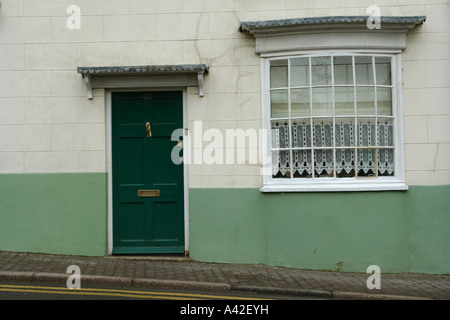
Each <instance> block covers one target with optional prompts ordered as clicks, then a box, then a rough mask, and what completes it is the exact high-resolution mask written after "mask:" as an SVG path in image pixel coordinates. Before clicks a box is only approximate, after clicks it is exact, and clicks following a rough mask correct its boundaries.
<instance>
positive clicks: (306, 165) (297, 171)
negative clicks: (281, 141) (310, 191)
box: [292, 150, 312, 178]
mask: <svg viewBox="0 0 450 320" xmlns="http://www.w3.org/2000/svg"><path fill="white" fill-rule="evenodd" d="M292 170H293V172H294V178H312V161H311V150H292Z"/></svg>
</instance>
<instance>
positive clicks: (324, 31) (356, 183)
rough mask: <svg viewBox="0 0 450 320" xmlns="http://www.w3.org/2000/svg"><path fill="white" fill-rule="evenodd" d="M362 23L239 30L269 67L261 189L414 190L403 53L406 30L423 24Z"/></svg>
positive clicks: (417, 20) (335, 20)
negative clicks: (374, 26) (406, 149)
mask: <svg viewBox="0 0 450 320" xmlns="http://www.w3.org/2000/svg"><path fill="white" fill-rule="evenodd" d="M365 21H366V20H365V17H347V18H343V17H325V18H300V19H287V20H273V21H266V22H243V23H242V24H241V29H240V30H241V31H248V32H250V33H251V34H253V35H254V36H255V38H256V51H257V53H259V54H260V55H261V61H262V63H261V65H262V91H263V92H262V101H263V102H262V104H263V106H262V108H263V128H264V129H266V130H267V131H268V132H269V135H268V139H267V141H268V142H267V145H265V146H263V148H265V154H266V156H267V158H268V159H269V161H268V162H267V163H265V167H264V171H263V172H264V177H263V180H264V185H263V187H262V188H261V190H262V191H264V192H277V191H280V192H288V191H364V190H406V189H407V186H406V184H405V179H404V167H403V162H404V161H403V136H402V133H403V128H402V117H403V115H402V103H401V101H402V100H401V50H403V49H404V48H405V47H406V39H405V38H406V37H405V34H406V31H407V30H409V29H411V28H413V27H414V26H416V25H419V24H421V23H423V21H425V17H382V18H381V28H382V29H383V28H384V30H383V31H382V32H377V31H375V32H374V31H372V30H369V29H367V27H366V25H365V24H364V23H365ZM330 30H333V32H330ZM386 31H390V32H386ZM275 35H276V36H275Z"/></svg>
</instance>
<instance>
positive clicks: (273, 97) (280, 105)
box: [270, 90, 289, 118]
mask: <svg viewBox="0 0 450 320" xmlns="http://www.w3.org/2000/svg"><path fill="white" fill-rule="evenodd" d="M270 110H271V117H272V118H285V117H289V101H288V91H287V90H276V91H271V92H270Z"/></svg>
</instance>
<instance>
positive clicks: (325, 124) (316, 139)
mask: <svg viewBox="0 0 450 320" xmlns="http://www.w3.org/2000/svg"><path fill="white" fill-rule="evenodd" d="M313 146H314V147H332V146H333V119H328V118H327V119H315V120H314V121H313Z"/></svg>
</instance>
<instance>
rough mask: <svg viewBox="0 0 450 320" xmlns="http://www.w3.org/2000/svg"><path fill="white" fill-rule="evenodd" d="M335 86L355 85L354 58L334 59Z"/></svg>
mask: <svg viewBox="0 0 450 320" xmlns="http://www.w3.org/2000/svg"><path fill="white" fill-rule="evenodd" d="M333 65H334V84H335V85H336V84H337V85H339V84H353V68H352V57H334V60H333Z"/></svg>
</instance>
